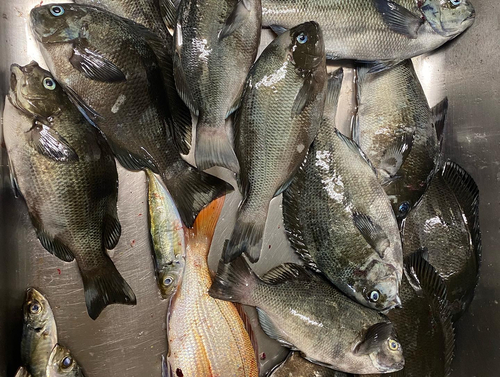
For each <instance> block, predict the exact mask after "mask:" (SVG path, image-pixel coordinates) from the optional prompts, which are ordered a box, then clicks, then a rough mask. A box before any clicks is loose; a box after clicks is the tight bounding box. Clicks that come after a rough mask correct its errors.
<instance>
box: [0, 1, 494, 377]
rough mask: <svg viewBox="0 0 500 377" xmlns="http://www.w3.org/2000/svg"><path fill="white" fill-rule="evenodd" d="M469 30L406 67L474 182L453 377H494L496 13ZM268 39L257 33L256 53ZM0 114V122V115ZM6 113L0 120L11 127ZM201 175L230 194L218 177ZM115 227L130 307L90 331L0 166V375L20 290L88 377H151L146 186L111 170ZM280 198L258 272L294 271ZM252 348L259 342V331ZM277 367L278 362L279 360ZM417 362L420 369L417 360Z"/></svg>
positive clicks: (136, 175) (13, 41)
mask: <svg viewBox="0 0 500 377" xmlns="http://www.w3.org/2000/svg"><path fill="white" fill-rule="evenodd" d="M38 3H39V1H34V0H0V110H2V109H3V101H4V96H5V94H6V92H7V85H8V77H9V66H10V64H11V63H13V62H16V63H18V64H23V65H24V64H27V63H29V62H30V61H31V60H33V59H35V60H38V61H39V62H40V63H41V65H44V64H43V60H42V59H41V56H40V54H39V52H38V49H37V46H36V43H35V42H34V40H33V38H32V36H31V34H30V31H29V25H28V23H27V22H26V20H27V18H28V16H29V9H30V8H31V7H32V6H34V5H36V4H38ZM474 6H475V7H476V11H477V18H476V23H475V25H474V26H473V27H472V28H471V29H470V30H469V31H468V32H467V33H466V34H465V35H463V36H461V37H460V38H458V39H457V40H456V41H453V42H452V43H451V44H449V45H448V46H446V47H444V48H442V49H441V50H439V51H437V52H436V53H434V54H432V55H430V56H427V57H419V58H417V59H415V65H416V69H417V72H418V74H419V77H420V79H421V80H422V84H423V86H424V89H425V91H426V93H427V95H428V99H429V104H430V105H431V106H433V105H435V104H436V103H437V102H439V101H440V100H441V99H442V98H443V97H444V96H445V95H447V96H448V98H449V103H450V108H449V111H448V119H447V122H446V132H445V134H446V139H445V149H446V155H447V157H449V158H452V159H453V160H455V161H456V162H458V163H459V164H460V165H462V166H463V167H464V168H465V169H466V170H468V171H469V172H470V173H471V174H472V176H473V177H474V179H475V180H476V182H477V184H478V186H479V189H480V192H481V197H480V199H481V208H480V210H481V213H480V215H481V228H482V234H483V265H482V269H481V279H480V282H479V288H478V290H477V293H476V298H475V299H474V301H473V303H472V305H471V307H470V309H469V312H468V313H466V314H465V315H464V317H463V318H462V319H461V320H460V322H459V323H458V325H457V349H456V352H455V354H456V358H455V362H454V364H453V369H454V371H453V374H452V375H453V376H454V377H472V376H481V377H483V376H496V375H498V370H499V369H500V341H499V340H498V338H499V334H500V316H499V315H498V313H499V310H500V306H499V305H500V304H499V303H500V279H499V276H500V256H499V255H500V254H499V253H498V251H497V248H498V246H497V245H498V240H499V239H500V234H499V229H500V221H499V216H498V213H499V211H500V200H499V193H500V127H499V123H500V65H499V64H498V62H499V60H500V49H499V47H498V41H499V40H500V27H499V24H500V4H499V3H498V2H497V1H496V0H475V1H474ZM270 39H271V37H270V34H268V33H264V36H263V40H264V41H263V44H265V43H266V42H269V41H270ZM344 83H345V87H344V88H343V92H342V96H341V106H340V109H341V110H340V112H339V114H338V116H337V120H338V125H339V128H340V129H341V130H342V131H343V132H346V133H348V132H349V131H348V130H349V123H350V115H351V113H352V106H350V105H352V104H353V98H352V86H351V83H352V72H351V71H349V70H347V71H346V74H345V81H344ZM1 114H2V111H0V115H1ZM13 115H15V114H13V113H12V108H10V109H9V104H6V112H5V117H4V121H6V122H7V121H9V120H8V119H9V116H13ZM209 172H212V173H215V174H217V175H220V176H221V177H223V178H225V179H228V180H229V181H230V182H231V183H232V184H235V181H234V177H233V176H232V174H230V173H229V172H228V171H225V170H223V169H212V170H209ZM119 178H120V188H119V199H118V200H119V201H118V216H119V218H120V221H121V224H122V236H121V238H120V242H119V243H118V245H117V247H116V248H115V250H113V251H112V252H111V257H112V259H113V261H114V262H115V264H116V266H117V268H118V270H119V271H120V273H121V274H122V275H123V277H124V278H125V279H126V280H127V282H128V283H129V284H130V285H131V286H132V288H133V290H134V292H135V293H136V296H137V302H138V304H137V306H136V307H129V306H123V305H114V306H111V307H108V308H107V309H105V310H104V312H103V313H102V314H101V316H100V317H99V318H98V320H97V321H92V320H91V319H90V318H89V317H88V315H87V313H86V309H85V303H84V296H83V287H82V283H81V279H80V276H79V273H78V271H77V267H76V263H65V262H62V261H60V260H58V259H57V258H55V257H53V256H52V255H50V254H49V253H48V252H47V251H45V250H44V249H43V248H42V246H41V245H40V243H39V242H38V240H37V239H36V237H35V233H34V231H33V228H32V226H31V224H30V222H29V219H28V216H27V211H26V206H25V204H24V202H23V200H22V199H21V198H18V199H16V198H14V196H13V194H12V190H11V188H10V183H9V176H8V167H7V159H6V155H5V150H4V149H3V148H2V150H1V155H0V185H1V186H0V376H2V377H3V376H13V375H14V373H15V370H16V369H17V367H18V365H19V347H20V334H21V305H22V300H23V297H24V292H25V290H26V288H27V287H28V286H35V287H37V288H39V289H40V290H41V291H42V292H43V293H44V294H46V296H47V298H48V299H49V301H50V302H51V305H52V308H53V311H54V315H55V318H56V321H57V324H58V330H59V340H60V342H61V343H62V344H63V345H65V346H67V347H69V348H70V349H71V350H72V352H73V353H74V355H75V357H76V358H77V359H78V361H79V362H80V364H81V365H82V366H83V368H84V369H85V371H86V372H87V376H88V377H109V376H123V377H135V376H142V377H147V376H158V377H159V376H160V355H161V354H162V353H164V352H165V351H166V334H165V330H164V328H165V326H164V321H165V314H166V307H167V303H166V302H164V301H162V300H161V299H160V294H159V292H158V289H157V286H156V283H155V281H154V279H155V278H154V273H153V264H152V259H151V251H150V244H149V234H148V230H147V208H146V204H147V200H146V178H145V175H144V173H142V172H129V171H126V170H124V169H123V168H121V167H119ZM239 200H240V196H239V194H238V193H232V194H230V195H229V196H228V198H227V199H226V203H225V207H224V211H223V214H222V217H221V220H220V222H219V224H218V225H217V230H216V237H215V240H214V242H213V245H212V250H211V254H210V257H209V261H210V265H211V266H212V268H215V266H216V264H217V261H218V259H219V256H220V253H221V249H222V244H223V241H224V239H225V238H227V237H229V235H230V233H231V231H232V227H233V223H234V217H235V210H236V207H237V204H238V202H239ZM280 201H281V198H276V199H275V200H273V202H272V205H271V209H270V214H269V218H268V226H267V228H266V233H265V239H264V248H263V252H262V257H261V260H260V261H259V263H258V264H257V265H256V266H255V269H256V271H257V273H263V272H265V271H267V270H268V269H270V268H271V267H274V266H275V265H277V264H279V263H281V262H282V261H285V260H286V261H289V260H296V259H295V256H294V255H293V253H292V252H291V250H290V248H289V246H288V242H287V240H286V238H285V235H284V232H283V225H282V221H281V209H280ZM259 338H260V339H265V336H264V335H263V334H262V332H261V331H259ZM260 344H261V345H262V350H261V352H264V353H265V354H266V356H265V359H264V360H261V364H262V365H263V366H264V368H263V369H264V370H265V369H268V368H269V367H270V366H271V364H272V363H273V362H272V361H270V358H271V357H272V356H273V354H275V351H276V349H279V347H277V346H276V343H275V342H271V341H268V340H266V341H265V342H262V341H261V343H260ZM279 357H281V358H282V357H284V354H283V353H282V354H281V355H280V356H279ZM423 362H425V361H423Z"/></svg>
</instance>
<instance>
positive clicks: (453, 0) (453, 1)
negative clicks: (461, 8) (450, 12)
mask: <svg viewBox="0 0 500 377" xmlns="http://www.w3.org/2000/svg"><path fill="white" fill-rule="evenodd" d="M461 2H462V0H450V3H451V4H452V5H455V6H457V5H460V3H461Z"/></svg>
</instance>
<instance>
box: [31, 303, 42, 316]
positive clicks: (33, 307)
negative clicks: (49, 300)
mask: <svg viewBox="0 0 500 377" xmlns="http://www.w3.org/2000/svg"><path fill="white" fill-rule="evenodd" d="M41 309H42V307H41V306H40V304H39V303H38V302H33V303H32V304H31V305H30V312H31V313H33V314H38V313H40V310H41Z"/></svg>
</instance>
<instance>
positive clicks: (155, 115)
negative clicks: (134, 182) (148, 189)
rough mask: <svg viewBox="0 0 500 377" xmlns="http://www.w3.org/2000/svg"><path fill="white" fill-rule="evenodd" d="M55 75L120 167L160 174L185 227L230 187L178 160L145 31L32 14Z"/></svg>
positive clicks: (118, 23) (94, 15)
mask: <svg viewBox="0 0 500 377" xmlns="http://www.w3.org/2000/svg"><path fill="white" fill-rule="evenodd" d="M31 24H32V29H33V31H34V33H35V36H36V38H37V40H38V42H39V45H40V47H41V50H42V53H43V55H44V57H45V60H46V62H47V64H48V65H49V68H50V71H51V72H52V73H53V75H54V76H55V77H56V79H58V81H59V82H60V83H61V85H63V87H64V89H65V91H66V92H67V93H68V94H69V96H70V98H71V99H72V100H73V101H74V102H75V103H76V104H77V106H78V107H79V108H80V110H81V111H82V112H83V113H84V114H85V115H86V117H87V118H88V119H90V120H91V121H92V122H93V123H94V124H95V125H96V126H97V127H98V128H99V129H100V130H101V131H102V132H103V133H104V134H105V135H106V138H107V141H108V143H109V144H110V146H111V148H112V149H113V152H114V153H115V156H116V157H117V159H118V160H119V161H120V163H121V164H122V165H123V166H124V167H126V168H128V169H132V170H139V169H144V168H148V169H150V170H152V171H153V172H154V173H158V174H160V176H161V177H162V180H163V182H164V183H165V185H166V186H167V188H168V191H169V192H170V194H171V195H172V197H173V199H174V201H175V204H176V207H177V209H178V210H179V213H180V215H181V217H182V220H183V222H184V224H186V226H188V227H189V226H191V225H192V224H193V222H194V219H195V217H196V215H197V214H198V212H199V211H200V210H201V209H202V208H203V207H205V206H206V205H207V204H208V203H210V202H211V201H212V200H213V199H214V198H216V197H219V196H221V195H223V194H224V193H225V192H226V190H229V186H228V185H227V184H226V183H225V182H223V181H221V180H220V179H218V178H216V177H213V176H211V175H208V174H205V173H203V172H200V171H197V170H196V169H195V168H193V167H192V166H191V165H189V164H188V163H187V162H186V161H184V160H183V159H182V157H181V156H180V154H179V152H178V150H177V147H176V146H175V144H174V141H173V137H172V135H171V134H170V132H169V131H168V127H167V125H166V122H167V118H168V116H167V114H166V109H165V106H163V105H162V98H164V89H163V85H162V74H161V70H160V68H159V65H158V61H157V59H156V57H155V54H154V52H153V50H152V49H151V48H150V45H149V43H152V41H155V40H156V41H157V38H156V37H155V36H154V35H153V34H152V33H150V32H149V31H147V29H145V28H144V27H142V26H141V27H137V24H135V23H133V22H132V21H129V20H126V19H124V18H121V17H118V16H116V15H114V14H112V13H109V12H107V11H104V10H101V9H98V8H94V7H91V6H84V5H76V4H57V5H44V6H41V7H36V8H33V9H32V10H31Z"/></svg>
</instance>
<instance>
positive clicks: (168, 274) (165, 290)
mask: <svg viewBox="0 0 500 377" xmlns="http://www.w3.org/2000/svg"><path fill="white" fill-rule="evenodd" d="M182 267H183V266H182V264H181V263H180V262H178V261H174V262H173V263H172V264H170V265H168V266H167V267H165V268H163V269H162V270H160V271H159V273H158V286H159V288H160V293H161V296H162V297H163V298H164V299H169V298H170V297H172V295H173V294H174V293H175V291H176V290H177V287H178V286H179V283H180V280H181V276H182Z"/></svg>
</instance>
